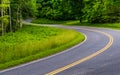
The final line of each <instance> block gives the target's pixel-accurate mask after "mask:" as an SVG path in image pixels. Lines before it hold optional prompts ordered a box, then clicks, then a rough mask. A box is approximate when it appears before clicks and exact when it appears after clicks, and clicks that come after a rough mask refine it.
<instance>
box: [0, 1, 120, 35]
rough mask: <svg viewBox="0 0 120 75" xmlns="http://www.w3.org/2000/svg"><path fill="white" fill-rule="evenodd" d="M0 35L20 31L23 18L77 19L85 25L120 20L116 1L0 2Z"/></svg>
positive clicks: (119, 5) (118, 6)
mask: <svg viewBox="0 0 120 75" xmlns="http://www.w3.org/2000/svg"><path fill="white" fill-rule="evenodd" d="M0 12H1V13H0V33H1V35H4V34H5V33H6V32H15V31H16V30H18V29H20V28H22V19H23V18H27V17H37V18H47V19H51V20H80V22H89V23H114V22H119V21H120V0H92V1H91V0H0Z"/></svg>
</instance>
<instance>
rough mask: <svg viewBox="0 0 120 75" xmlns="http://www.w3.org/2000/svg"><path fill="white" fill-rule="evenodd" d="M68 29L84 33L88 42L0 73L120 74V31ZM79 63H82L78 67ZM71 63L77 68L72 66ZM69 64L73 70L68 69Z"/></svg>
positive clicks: (33, 74)
mask: <svg viewBox="0 0 120 75" xmlns="http://www.w3.org/2000/svg"><path fill="white" fill-rule="evenodd" d="M65 28H70V29H74V30H77V31H79V32H82V33H84V34H85V35H86V37H87V38H86V40H85V41H84V42H83V43H82V44H78V45H77V46H74V47H72V48H70V49H67V50H66V51H64V52H61V53H58V54H56V55H53V56H50V57H47V58H43V59H40V60H37V61H33V62H30V63H27V64H23V65H20V66H17V67H14V68H11V69H7V70H3V71H0V75H45V74H46V75H47V73H50V72H53V71H55V70H59V69H60V68H63V69H62V70H61V71H60V72H59V71H57V73H55V75H120V31H117V30H109V29H99V28H88V27H78V26H72V27H68V26H66V27H65ZM110 36H111V38H112V42H111V44H109V43H110V40H111V38H110ZM113 39H114V41H113ZM101 50H103V51H101ZM96 52H98V53H96ZM95 54H96V55H95ZM90 55H94V56H93V57H92V56H91V57H90ZM87 57H88V59H87ZM82 59H83V60H84V61H83V62H82ZM76 61H80V62H79V63H77V64H76V63H74V62H76ZM71 63H74V65H72V66H71V65H69V64H71ZM67 65H68V66H69V67H68V68H64V67H65V66H67ZM48 75H53V74H52V73H51V74H48Z"/></svg>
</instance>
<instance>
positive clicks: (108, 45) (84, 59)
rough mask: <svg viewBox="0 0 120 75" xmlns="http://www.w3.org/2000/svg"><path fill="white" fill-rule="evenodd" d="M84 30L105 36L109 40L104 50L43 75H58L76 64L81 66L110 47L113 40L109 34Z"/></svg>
mask: <svg viewBox="0 0 120 75" xmlns="http://www.w3.org/2000/svg"><path fill="white" fill-rule="evenodd" d="M84 30H89V31H93V32H98V33H101V34H104V35H106V36H107V37H108V38H109V42H108V44H107V45H106V46H105V47H104V48H102V49H100V50H99V51H97V52H95V53H93V54H91V55H89V56H86V57H84V58H82V59H80V60H78V61H75V62H73V63H71V64H68V65H66V66H64V67H61V68H59V69H56V70H54V71H52V72H49V73H47V74H45V75H55V74H58V73H60V72H62V71H64V70H66V69H69V68H71V67H73V66H76V65H78V64H81V63H82V62H85V61H87V60H89V59H91V58H93V57H95V56H97V55H99V54H101V53H103V52H104V51H106V50H107V49H108V48H110V47H111V46H112V44H113V40H114V39H113V37H112V36H111V35H110V34H108V33H105V32H102V31H98V30H91V29H84Z"/></svg>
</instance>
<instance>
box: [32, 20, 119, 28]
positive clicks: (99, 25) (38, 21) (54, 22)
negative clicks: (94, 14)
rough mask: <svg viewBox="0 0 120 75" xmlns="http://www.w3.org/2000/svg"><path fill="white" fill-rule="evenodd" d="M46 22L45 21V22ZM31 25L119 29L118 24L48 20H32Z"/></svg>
mask: <svg viewBox="0 0 120 75" xmlns="http://www.w3.org/2000/svg"><path fill="white" fill-rule="evenodd" d="M46 20H47V21H46ZM32 23H36V24H59V25H69V26H90V27H100V28H111V29H119V30H120V23H94V24H93V23H80V22H79V20H68V21H55V20H49V19H42V18H41V19H34V20H33V21H32Z"/></svg>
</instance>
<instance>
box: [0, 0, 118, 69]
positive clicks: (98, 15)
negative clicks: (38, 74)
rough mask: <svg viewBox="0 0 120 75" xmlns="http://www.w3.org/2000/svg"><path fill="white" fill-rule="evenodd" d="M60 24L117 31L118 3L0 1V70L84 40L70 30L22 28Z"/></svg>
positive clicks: (103, 0) (112, 0)
mask: <svg viewBox="0 0 120 75" xmlns="http://www.w3.org/2000/svg"><path fill="white" fill-rule="evenodd" d="M30 17H31V18H36V19H35V20H33V21H32V23H38V24H62V25H71V26H73V25H78V26H93V27H104V28H105V27H109V28H115V29H120V23H119V22H120V1H119V0H92V1H91V0H29V1H28V0H1V1H0V69H3V68H7V67H10V66H15V65H17V64H21V63H25V62H28V61H32V60H35V59H39V58H42V57H45V56H48V55H52V54H54V53H57V52H60V51H62V50H65V49H66V48H68V47H70V46H73V45H75V44H77V43H79V42H81V41H83V40H84V36H83V35H82V34H81V33H78V32H76V31H73V30H65V29H58V28H52V27H41V26H30V25H23V22H22V20H24V19H26V18H28V19H29V18H30Z"/></svg>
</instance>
